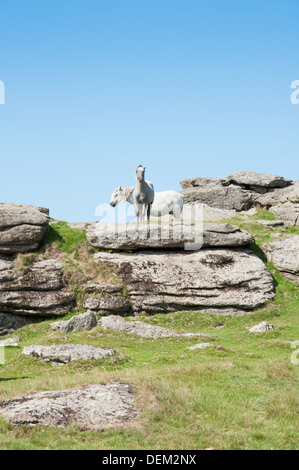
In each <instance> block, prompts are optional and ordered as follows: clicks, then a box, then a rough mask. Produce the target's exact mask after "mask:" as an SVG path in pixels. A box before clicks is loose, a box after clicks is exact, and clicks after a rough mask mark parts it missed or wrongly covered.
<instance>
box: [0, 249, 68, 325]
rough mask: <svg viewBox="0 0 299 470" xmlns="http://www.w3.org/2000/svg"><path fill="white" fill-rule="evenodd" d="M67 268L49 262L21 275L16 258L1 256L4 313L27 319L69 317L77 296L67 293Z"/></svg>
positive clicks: (0, 298)
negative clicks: (17, 268) (34, 317)
mask: <svg viewBox="0 0 299 470" xmlns="http://www.w3.org/2000/svg"><path fill="white" fill-rule="evenodd" d="M63 267H64V266H63V264H62V263H60V262H58V261H57V260H55V259H49V260H45V261H38V262H36V263H33V265H32V266H31V267H30V269H28V270H27V271H25V272H21V273H18V272H17V271H16V268H15V260H14V259H13V258H11V257H4V256H0V312H2V313H8V314H17V315H25V316H26V317H29V316H37V317H39V316H41V317H44V316H49V317H51V316H56V315H64V314H65V313H67V312H68V311H69V310H70V308H71V307H72V306H73V304H74V299H75V296H74V294H73V293H72V292H68V291H67V289H66V283H65V281H64V278H63Z"/></svg>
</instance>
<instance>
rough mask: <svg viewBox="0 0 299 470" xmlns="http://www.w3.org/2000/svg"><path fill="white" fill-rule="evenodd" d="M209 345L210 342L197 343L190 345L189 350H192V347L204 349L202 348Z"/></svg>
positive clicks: (210, 344)
mask: <svg viewBox="0 0 299 470" xmlns="http://www.w3.org/2000/svg"><path fill="white" fill-rule="evenodd" d="M209 346H213V345H212V343H199V344H195V346H190V348H188V349H190V350H191V351H193V350H194V349H204V348H208V347H209Z"/></svg>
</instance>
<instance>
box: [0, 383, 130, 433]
mask: <svg viewBox="0 0 299 470" xmlns="http://www.w3.org/2000/svg"><path fill="white" fill-rule="evenodd" d="M0 415H1V416H3V417H4V418H5V419H7V420H8V421H9V422H10V424H11V425H12V426H24V425H27V426H37V425H40V426H59V427H64V426H68V425H70V424H74V423H77V424H78V425H80V426H83V427H84V428H91V429H94V428H97V427H98V428H100V429H102V428H103V427H106V426H107V427H110V426H111V425H117V424H121V423H124V422H125V421H129V420H132V419H134V418H136V417H137V410H136V408H135V397H134V394H133V392H132V388H131V386H130V385H127V384H120V383H111V384H107V385H99V384H95V385H86V386H83V387H80V388H72V389H68V390H55V391H46V392H39V393H35V394H32V395H26V396H22V397H19V398H14V399H11V400H6V401H3V402H1V403H0Z"/></svg>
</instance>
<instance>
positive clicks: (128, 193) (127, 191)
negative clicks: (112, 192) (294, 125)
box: [121, 186, 135, 201]
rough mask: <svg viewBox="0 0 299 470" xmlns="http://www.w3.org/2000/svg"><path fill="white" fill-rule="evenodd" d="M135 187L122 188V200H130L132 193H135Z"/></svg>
mask: <svg viewBox="0 0 299 470" xmlns="http://www.w3.org/2000/svg"><path fill="white" fill-rule="evenodd" d="M134 189H135V186H131V187H130V188H122V190H121V198H122V199H124V200H126V201H127V200H128V199H129V197H130V196H131V194H132V192H133V191H134Z"/></svg>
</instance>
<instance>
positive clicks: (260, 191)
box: [180, 171, 299, 220]
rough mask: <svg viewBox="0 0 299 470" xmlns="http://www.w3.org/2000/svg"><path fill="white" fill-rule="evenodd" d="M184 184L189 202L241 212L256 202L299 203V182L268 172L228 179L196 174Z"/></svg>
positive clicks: (240, 173)
mask: <svg viewBox="0 0 299 470" xmlns="http://www.w3.org/2000/svg"><path fill="white" fill-rule="evenodd" d="M180 183H181V186H182V189H183V195H184V201H185V203H187V204H188V203H191V202H192V203H194V202H200V203H203V204H206V205H207V206H210V207H216V208H219V209H224V210H236V211H238V212H240V211H244V210H245V211H247V210H249V209H250V208H252V207H253V206H256V205H260V206H262V207H266V208H269V207H271V206H273V205H274V204H277V203H284V202H287V201H290V202H293V203H299V181H295V182H294V181H292V180H289V179H287V178H284V177H282V176H276V175H271V174H268V173H256V172H252V171H240V172H239V173H235V174H230V175H228V176H227V177H226V178H225V179H223V178H203V177H195V178H189V179H186V180H182V181H181V182H180ZM205 220H207V219H206V218H205Z"/></svg>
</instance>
